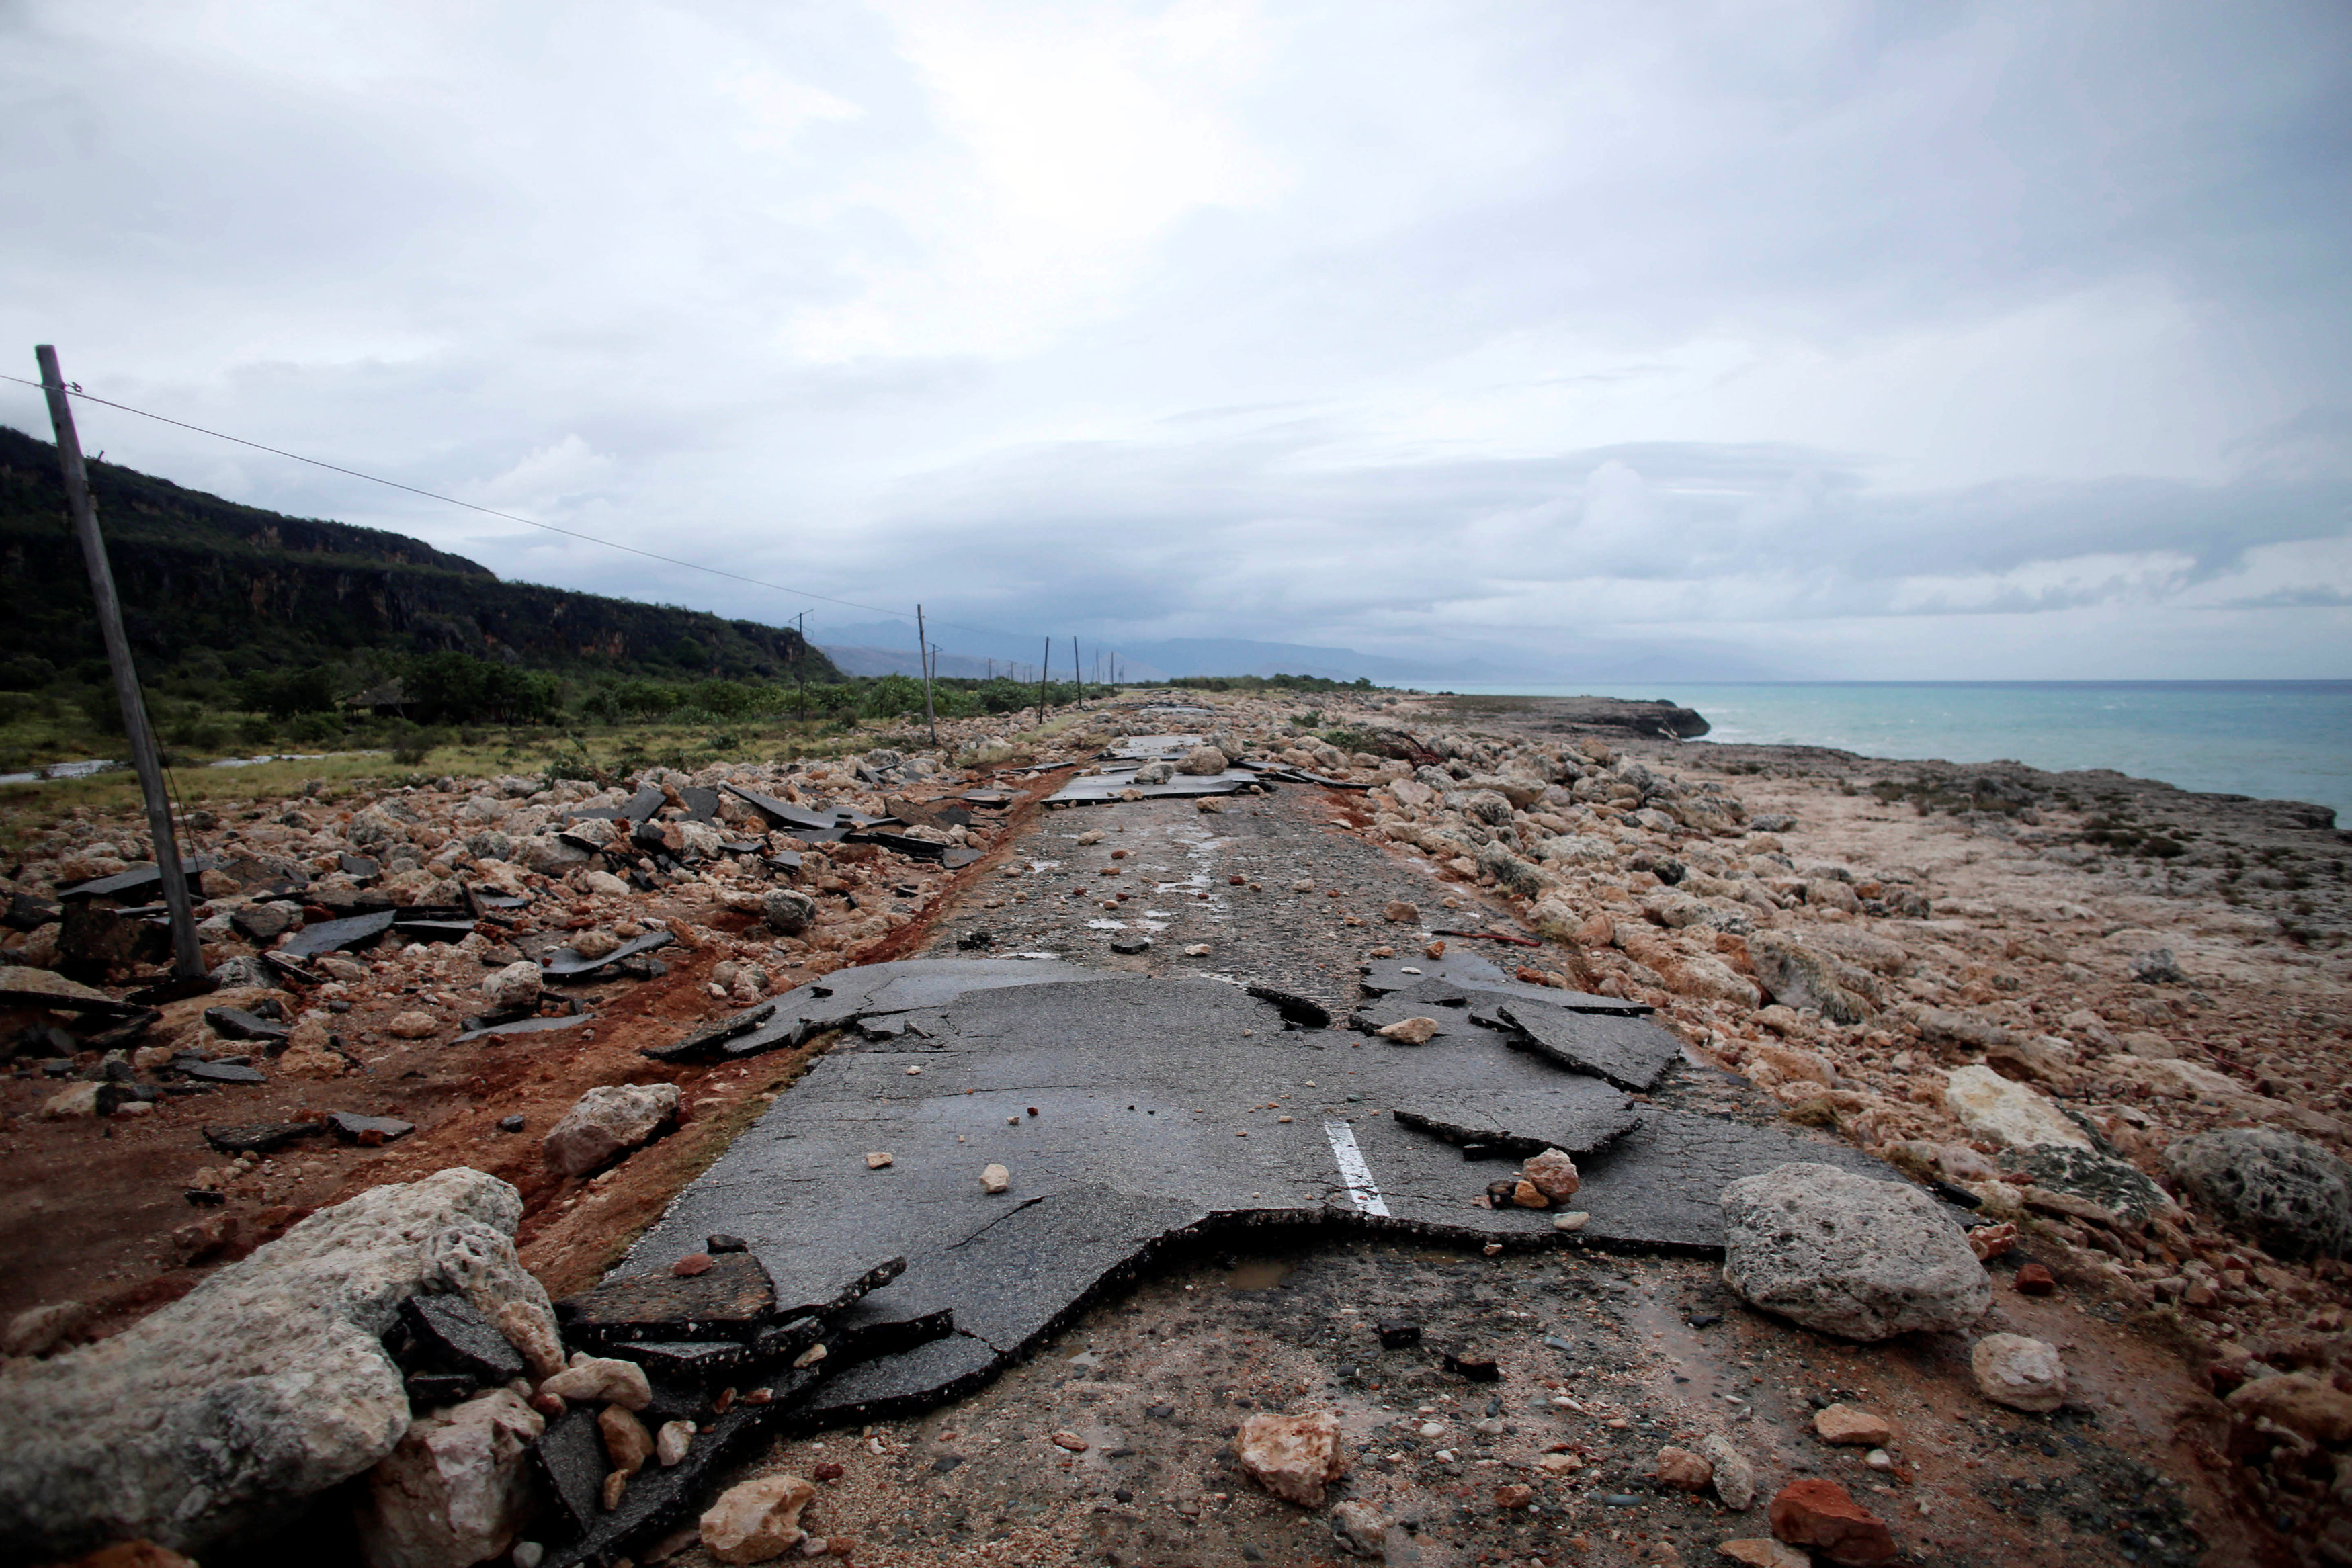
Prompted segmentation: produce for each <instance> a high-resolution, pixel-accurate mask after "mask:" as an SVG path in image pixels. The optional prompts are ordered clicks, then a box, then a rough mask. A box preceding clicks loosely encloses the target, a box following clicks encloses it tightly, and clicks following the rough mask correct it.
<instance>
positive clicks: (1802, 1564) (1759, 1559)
mask: <svg viewBox="0 0 2352 1568" xmlns="http://www.w3.org/2000/svg"><path fill="white" fill-rule="evenodd" d="M1716 1550H1717V1552H1721V1553H1723V1555H1725V1556H1726V1557H1728V1558H1730V1559H1731V1560H1732V1561H1733V1562H1734V1563H1748V1564H1749V1565H1750V1568H1813V1560H1812V1558H1811V1556H1809V1555H1807V1554H1806V1553H1804V1552H1800V1551H1798V1550H1797V1549H1796V1548H1795V1547H1793V1546H1783V1545H1781V1544H1780V1542H1777V1541H1774V1540H1773V1539H1771V1538H1770V1537H1769V1536H1764V1535H1752V1536H1748V1537H1746V1538H1744V1539H1742V1540H1738V1541H1726V1542H1722V1543H1721V1544H1719V1545H1718V1546H1717V1547H1716Z"/></svg>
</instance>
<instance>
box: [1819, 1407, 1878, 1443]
mask: <svg viewBox="0 0 2352 1568" xmlns="http://www.w3.org/2000/svg"><path fill="white" fill-rule="evenodd" d="M1813 1435H1814V1436H1815V1437H1819V1438H1821V1440H1822V1442H1824V1443H1835V1444H1839V1445H1842V1446H1844V1447H1848V1448H1884V1447H1885V1445H1886V1444H1888V1443H1891V1442H1893V1441H1894V1440H1895V1428H1894V1427H1892V1426H1890V1425H1888V1424H1887V1420H1886V1417H1885V1416H1879V1415H1874V1414H1873V1413H1872V1412H1870V1411H1868V1410H1858V1409H1856V1408H1855V1407H1854V1406H1851V1405H1832V1406H1827V1407H1826V1408H1824V1409H1821V1410H1817V1411H1815V1412H1814V1413H1813Z"/></svg>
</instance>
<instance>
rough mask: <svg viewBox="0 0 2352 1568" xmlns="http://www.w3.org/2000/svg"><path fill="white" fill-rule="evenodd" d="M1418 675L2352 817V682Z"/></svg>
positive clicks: (1461, 689) (1725, 734) (1900, 754)
mask: <svg viewBox="0 0 2352 1568" xmlns="http://www.w3.org/2000/svg"><path fill="white" fill-rule="evenodd" d="M1417 684H1418V685H1420V686H1421V689H1423V690H1426V691H1434V690H1438V689H1440V688H1441V687H1443V689H1446V690H1451V691H1454V692H1458V693H1461V694H1463V695H1520V696H1588V695H1590V696H1617V697H1632V698H1640V699H1651V698H1664V699H1665V700H1666V701H1668V702H1673V703H1676V704H1679V705H1681V706H1684V707H1687V708H1692V709H1695V710H1696V712H1697V713H1699V714H1700V715H1701V716H1704V717H1705V718H1706V721H1707V724H1708V725H1709V726H1710V728H1709V731H1708V733H1707V734H1706V736H1705V737H1701V738H1700V739H1698V740H1695V741H1691V742H1688V743H1687V744H1689V745H1692V746H1705V745H1707V744H1708V743H1710V742H1720V743H1738V744H1746V745H1758V746H1824V747H1834V748H1836V749H1838V750H1841V751H1851V752H1853V753H1855V754H1856V755H1858V756H1863V757H1871V758H1887V759H1889V760H1895V761H1902V760H1921V759H1927V758H1940V759H1942V760H1944V761H1948V762H1998V761H2012V762H2022V763H2024V764H2026V765H2027V766H2028V767H2032V768H2044V769H2047V770H2049V771H2052V772H2066V771H2071V770H2074V769H2077V768H2113V769H2114V770H2115V771H2116V772H2118V773H2127V774H2130V775H2132V776H2134V777H2136V778H2140V779H2161V780H2163V781H2164V782H2165V783H2168V784H2172V785H2176V786H2178V787H2179V788H2180V789H2193V790H2199V791H2202V792H2208V793H2215V794H2225V795H2250V796H2253V797H2255V798H2257V799H2261V800H2308V801H2311V802H2313V803H2314V804H2316V805H2322V806H2329V807H2333V808H2334V809H2335V810H2336V818H2337V821H2339V822H2342V821H2347V820H2352V681H1657V682H1645V683H1643V684H1642V685H1639V686H1634V685H1628V684H1626V683H1623V682H1613V683H1609V684H1607V685H1591V684H1585V683H1576V684H1561V685H1531V684H1527V683H1520V684H1517V685H1513V684H1509V683H1486V684H1475V683H1474V684H1470V685H1463V684H1447V683H1434V684H1432V683H1426V682H1424V683H1417Z"/></svg>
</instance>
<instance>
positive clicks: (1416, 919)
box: [1381, 898, 1421, 925]
mask: <svg viewBox="0 0 2352 1568" xmlns="http://www.w3.org/2000/svg"><path fill="white" fill-rule="evenodd" d="M1381 919H1383V920H1385V921H1387V922H1389V924H1391V925H1420V924H1421V911H1420V910H1419V909H1418V908H1416V907H1414V906H1413V905H1412V904H1407V903H1406V902H1405V901H1404V900H1403V899H1402V898H1394V899H1391V900H1390V901H1389V902H1388V903H1386V904H1382V905H1381Z"/></svg>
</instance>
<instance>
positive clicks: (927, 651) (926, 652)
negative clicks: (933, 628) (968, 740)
mask: <svg viewBox="0 0 2352 1568" xmlns="http://www.w3.org/2000/svg"><path fill="white" fill-rule="evenodd" d="M915 659H916V662H917V663H919V664H921V665H922V666H923V722H924V723H925V724H927V725H929V726H930V727H931V746H932V747H933V748H934V749H937V748H938V747H939V744H940V721H939V716H938V715H936V714H934V713H933V712H932V711H931V641H930V639H929V637H928V636H926V635H924V633H923V607H922V606H921V605H919V604H918V605H916V606H915Z"/></svg>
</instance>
